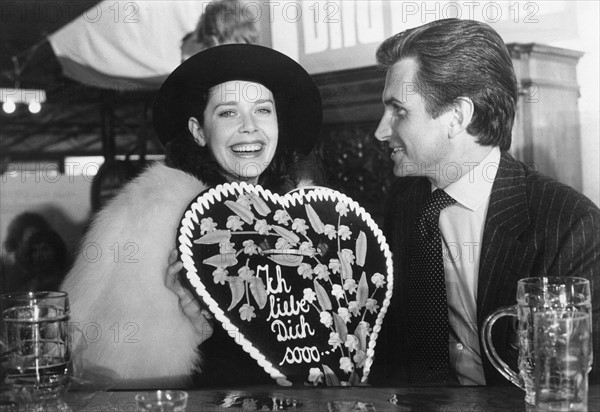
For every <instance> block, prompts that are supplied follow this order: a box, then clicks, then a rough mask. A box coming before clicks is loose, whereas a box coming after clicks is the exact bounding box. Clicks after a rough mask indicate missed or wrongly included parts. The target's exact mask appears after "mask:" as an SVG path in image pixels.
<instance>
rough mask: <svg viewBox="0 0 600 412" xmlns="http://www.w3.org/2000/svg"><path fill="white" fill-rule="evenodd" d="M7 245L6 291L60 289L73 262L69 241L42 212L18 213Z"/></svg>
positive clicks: (4, 285)
mask: <svg viewBox="0 0 600 412" xmlns="http://www.w3.org/2000/svg"><path fill="white" fill-rule="evenodd" d="M5 249H6V255H5V260H4V262H3V270H2V274H1V276H2V278H3V279H2V282H1V283H2V287H3V292H26V291H40V290H58V287H59V285H60V283H61V282H62V279H63V277H64V276H65V274H66V273H67V271H68V269H69V266H70V257H69V253H68V249H67V245H66V243H65V241H64V240H63V239H62V237H61V236H60V235H59V234H58V233H57V232H56V231H55V230H54V229H53V228H52V226H50V224H49V223H48V221H47V220H46V219H45V218H44V217H43V216H42V215H40V214H38V213H32V212H25V213H22V214H20V215H18V216H17V217H15V219H14V220H13V221H12V222H11V223H10V225H9V227H8V232H7V238H6V243H5Z"/></svg>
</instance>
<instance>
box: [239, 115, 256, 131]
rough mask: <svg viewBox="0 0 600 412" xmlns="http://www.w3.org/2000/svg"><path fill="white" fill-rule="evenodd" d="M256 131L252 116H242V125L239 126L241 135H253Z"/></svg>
mask: <svg viewBox="0 0 600 412" xmlns="http://www.w3.org/2000/svg"><path fill="white" fill-rule="evenodd" d="M257 130H258V127H257V126H256V121H255V119H254V116H253V115H252V114H250V113H247V114H243V115H242V123H241V124H240V132H241V133H254V132H256V131H257Z"/></svg>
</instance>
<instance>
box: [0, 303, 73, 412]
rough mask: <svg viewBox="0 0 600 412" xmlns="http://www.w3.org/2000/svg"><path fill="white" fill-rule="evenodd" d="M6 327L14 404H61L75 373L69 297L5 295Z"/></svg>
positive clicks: (0, 313) (6, 371)
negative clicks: (73, 371) (72, 373)
mask: <svg viewBox="0 0 600 412" xmlns="http://www.w3.org/2000/svg"><path fill="white" fill-rule="evenodd" d="M0 325H1V328H0V340H1V341H2V346H3V347H4V350H3V356H2V359H1V361H2V362H1V366H2V378H3V385H6V386H7V387H8V388H10V391H11V393H12V397H13V399H14V401H15V402H16V403H18V404H19V405H49V404H50V403H57V404H58V402H59V401H60V400H61V399H62V397H63V395H64V394H65V392H66V391H67V389H68V386H69V382H70V372H71V367H70V364H71V334H70V331H69V301H68V297H67V294H66V293H65V292H24V293H14V294H5V295H1V296H0ZM24 407H25V406H24ZM26 409H27V408H26ZM38 409H39V408H38ZM42 409H44V407H42Z"/></svg>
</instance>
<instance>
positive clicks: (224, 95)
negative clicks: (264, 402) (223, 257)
mask: <svg viewBox="0 0 600 412" xmlns="http://www.w3.org/2000/svg"><path fill="white" fill-rule="evenodd" d="M320 123H321V99H320V96H319V92H318V89H317V88H316V86H315V84H314V83H313V82H312V80H311V78H310V76H309V75H308V74H307V73H306V71H305V70H304V69H302V67H301V66H299V65H298V64H297V63H296V62H294V61H293V60H292V59H290V58H288V57H287V56H285V55H283V54H281V53H279V52H276V51H274V50H271V49H268V48H265V47H261V46H255V45H247V44H244V45H240V44H235V45H234V44H232V45H224V46H217V47H214V48H211V49H208V50H205V51H202V52H200V53H198V54H196V55H194V56H192V57H191V58H189V59H188V60H186V61H185V62H184V63H182V64H181V65H180V66H179V67H178V68H177V69H175V71H174V72H173V73H172V74H171V75H170V76H169V77H168V78H167V80H166V81H165V82H164V84H163V85H162V87H161V89H160V91H159V93H158V96H157V98H156V102H155V106H154V126H155V129H156V131H157V133H158V136H159V138H160V140H161V142H162V144H163V145H164V146H165V148H166V165H162V164H158V165H154V166H152V167H150V168H148V169H147V170H146V171H145V172H144V173H142V174H141V175H140V176H138V177H137V178H136V179H134V181H132V182H131V183H129V184H128V185H127V186H125V188H124V189H123V191H122V192H121V193H120V194H119V195H117V196H116V197H115V198H114V199H113V200H112V201H111V202H110V203H109V204H108V205H107V207H106V208H104V209H103V210H101V211H100V212H99V213H98V215H97V217H96V219H95V221H94V223H93V224H92V227H91V229H90V231H89V233H88V234H87V235H86V237H85V239H84V242H83V245H82V249H81V254H80V256H79V257H78V259H77V261H76V263H75V265H74V267H73V269H72V270H71V271H70V273H69V275H68V277H67V279H66V280H65V282H64V284H63V290H65V291H66V292H68V293H69V296H70V301H71V318H72V321H73V322H75V328H76V333H75V336H74V351H73V358H74V363H75V372H76V375H77V376H79V377H80V378H82V379H83V380H84V381H92V382H94V383H95V384H101V383H102V382H106V384H107V385H108V386H115V387H119V388H124V387H137V388H139V387H167V386H181V385H185V384H186V383H187V382H189V377H190V376H191V375H192V374H193V373H194V372H195V371H197V370H198V369H201V362H199V354H198V350H197V348H198V345H199V344H201V343H202V342H203V341H204V340H205V339H206V338H207V337H209V336H210V335H211V334H212V325H211V324H210V323H209V321H207V320H206V319H205V317H204V316H202V314H200V313H199V312H198V310H199V307H198V306H197V304H196V303H195V301H193V299H192V300H190V299H191V297H190V295H189V294H186V293H185V292H184V291H183V288H181V286H180V285H179V283H178V281H176V279H175V278H174V277H173V276H171V277H169V276H168V277H167V282H168V287H166V286H165V280H164V276H165V275H164V274H165V273H167V267H168V265H169V263H172V262H173V261H174V259H173V258H172V259H171V260H169V254H170V252H171V251H172V249H173V247H174V246H175V234H176V230H177V227H178V224H179V221H180V219H181V216H182V214H183V212H184V210H185V209H186V207H187V205H188V204H189V203H190V202H191V201H192V200H193V199H194V198H195V196H197V195H198V193H200V192H202V191H203V190H206V189H207V188H209V187H213V186H215V185H217V184H220V183H225V182H234V181H246V182H249V183H253V184H261V185H263V186H264V187H266V188H268V189H270V190H272V191H274V192H278V193H284V192H287V191H288V190H290V189H292V188H294V187H297V186H298V185H300V184H301V182H300V181H299V178H298V176H300V175H301V174H302V173H303V169H304V168H303V167H302V158H303V156H305V155H306V154H308V153H309V152H310V150H311V149H312V147H313V145H314V143H315V141H316V138H317V136H318V133H319V129H320ZM174 283H175V284H174ZM173 290H175V291H178V292H179V293H173ZM186 299H188V300H186ZM194 310H195V311H196V312H195V313H194V312H193V311H194ZM206 356H207V357H210V356H211V354H210V353H207V354H206Z"/></svg>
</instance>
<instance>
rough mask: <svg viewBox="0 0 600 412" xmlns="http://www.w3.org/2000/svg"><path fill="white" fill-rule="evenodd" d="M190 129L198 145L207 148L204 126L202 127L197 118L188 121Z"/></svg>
mask: <svg viewBox="0 0 600 412" xmlns="http://www.w3.org/2000/svg"><path fill="white" fill-rule="evenodd" d="M188 129H189V130H190V133H191V134H192V136H194V140H195V141H196V143H198V145H199V146H206V139H205V138H204V132H203V131H202V126H200V122H199V121H198V119H196V118H195V117H190V119H189V120H188Z"/></svg>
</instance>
